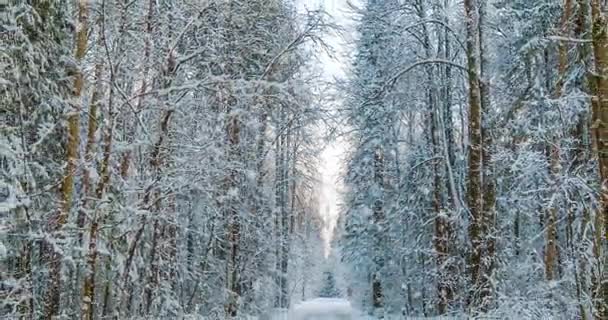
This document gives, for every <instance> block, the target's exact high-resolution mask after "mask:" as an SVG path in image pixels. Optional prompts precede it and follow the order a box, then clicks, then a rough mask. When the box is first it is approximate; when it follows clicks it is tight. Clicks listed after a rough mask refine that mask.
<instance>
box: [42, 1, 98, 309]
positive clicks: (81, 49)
mask: <svg viewBox="0 0 608 320" xmlns="http://www.w3.org/2000/svg"><path fill="white" fill-rule="evenodd" d="M87 16H88V12H87V1H85V0H80V1H78V26H77V31H76V50H75V53H74V57H75V59H76V61H77V63H82V60H83V58H84V56H85V54H86V50H87V36H88V32H87V30H88V24H87V18H88V17H87ZM83 87H84V72H83V70H82V66H78V69H77V71H76V74H75V78H74V90H73V96H72V99H73V104H74V105H73V106H72V110H70V112H69V114H68V118H67V120H68V121H67V122H68V127H67V135H68V139H67V145H66V167H65V174H64V177H63V181H62V183H61V205H60V209H59V213H58V215H57V219H56V221H54V225H53V228H54V229H55V231H57V232H58V233H57V237H59V238H61V237H62V235H61V231H62V229H63V226H64V225H65V224H66V223H67V221H68V217H69V214H70V211H71V209H72V197H73V193H74V180H75V171H76V168H77V165H78V160H79V159H78V157H79V151H78V150H79V146H80V111H81V108H80V106H78V105H79V104H80V103H81V96H82V91H83ZM45 251H47V252H46V256H47V259H49V266H50V273H49V274H50V279H49V285H48V292H47V297H46V310H45V317H46V318H48V319H51V318H53V317H56V316H57V315H58V314H59V308H60V296H61V272H62V271H61V253H59V252H56V251H55V249H54V248H53V245H52V244H50V243H47V244H46V245H45Z"/></svg>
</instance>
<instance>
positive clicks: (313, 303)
mask: <svg viewBox="0 0 608 320" xmlns="http://www.w3.org/2000/svg"><path fill="white" fill-rule="evenodd" d="M352 313H353V310H352V307H351V306H350V302H348V300H344V299H332V298H317V299H313V300H308V301H304V302H301V303H299V304H297V305H295V306H293V308H292V309H291V310H290V311H289V319H290V320H317V319H319V320H351V319H352Z"/></svg>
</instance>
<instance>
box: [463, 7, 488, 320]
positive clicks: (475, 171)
mask: <svg viewBox="0 0 608 320" xmlns="http://www.w3.org/2000/svg"><path fill="white" fill-rule="evenodd" d="M477 7H478V6H477V1H476V0H464V11H465V21H466V31H467V41H466V55H467V67H468V69H469V70H468V84H469V130H468V131H469V159H468V162H469V172H468V185H467V204H468V207H469V227H468V232H469V238H470V241H471V252H470V254H469V259H468V272H469V276H470V280H471V289H470V296H469V299H468V300H469V306H470V307H473V308H475V307H476V306H478V305H479V300H478V298H477V297H475V295H476V294H478V293H479V292H480V289H481V281H482V277H483V275H482V266H481V264H482V261H481V257H482V254H483V244H484V243H483V242H484V239H483V234H482V232H483V207H482V167H481V166H482V163H481V162H482V150H483V145H482V132H481V131H482V127H481V120H482V116H481V115H482V110H481V89H480V79H479V68H480V67H479V28H478V23H479V16H478V12H477Z"/></svg>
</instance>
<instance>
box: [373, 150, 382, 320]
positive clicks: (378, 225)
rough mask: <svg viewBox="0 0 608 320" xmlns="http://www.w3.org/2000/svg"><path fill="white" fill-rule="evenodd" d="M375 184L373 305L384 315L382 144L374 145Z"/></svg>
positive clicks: (380, 314) (375, 309) (376, 310)
mask: <svg viewBox="0 0 608 320" xmlns="http://www.w3.org/2000/svg"><path fill="white" fill-rule="evenodd" d="M373 161H374V177H373V178H374V184H375V185H376V187H377V188H378V190H379V195H378V196H377V198H376V199H375V200H374V204H373V226H374V228H375V229H374V233H373V234H374V249H373V251H374V252H373V259H374V269H373V270H372V306H373V308H374V311H375V312H376V313H379V314H376V316H379V317H383V313H384V310H383V309H384V292H383V286H382V281H381V278H380V272H381V271H382V269H383V267H384V255H383V253H382V249H381V247H382V245H384V243H383V232H384V231H383V229H384V223H385V221H384V220H385V214H384V150H383V148H382V146H375V147H374V160H373Z"/></svg>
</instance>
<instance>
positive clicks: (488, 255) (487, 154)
mask: <svg viewBox="0 0 608 320" xmlns="http://www.w3.org/2000/svg"><path fill="white" fill-rule="evenodd" d="M478 28H479V56H480V80H481V81H480V92H481V100H480V101H481V112H482V115H481V117H482V132H481V133H482V139H483V141H482V166H483V177H482V180H483V191H484V193H483V200H482V201H483V204H482V210H483V212H482V214H483V220H482V228H481V229H482V230H483V231H482V233H483V235H482V236H483V241H484V244H483V248H484V258H483V263H482V268H483V271H482V272H483V275H482V276H481V277H480V289H481V291H480V299H479V301H480V308H481V310H482V311H487V310H488V309H489V308H490V306H491V304H492V300H493V298H494V288H493V285H492V283H493V275H494V268H495V267H496V261H495V260H496V257H495V256H496V229H495V225H496V181H495V179H496V178H495V176H494V163H493V159H492V157H493V153H494V149H493V132H492V130H493V128H491V127H490V121H491V119H490V118H491V110H490V108H491V105H492V101H491V95H490V79H489V77H488V74H489V70H488V67H489V65H490V61H489V53H488V46H487V44H488V39H487V36H488V33H487V30H488V27H487V0H480V3H479V25H478Z"/></svg>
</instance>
